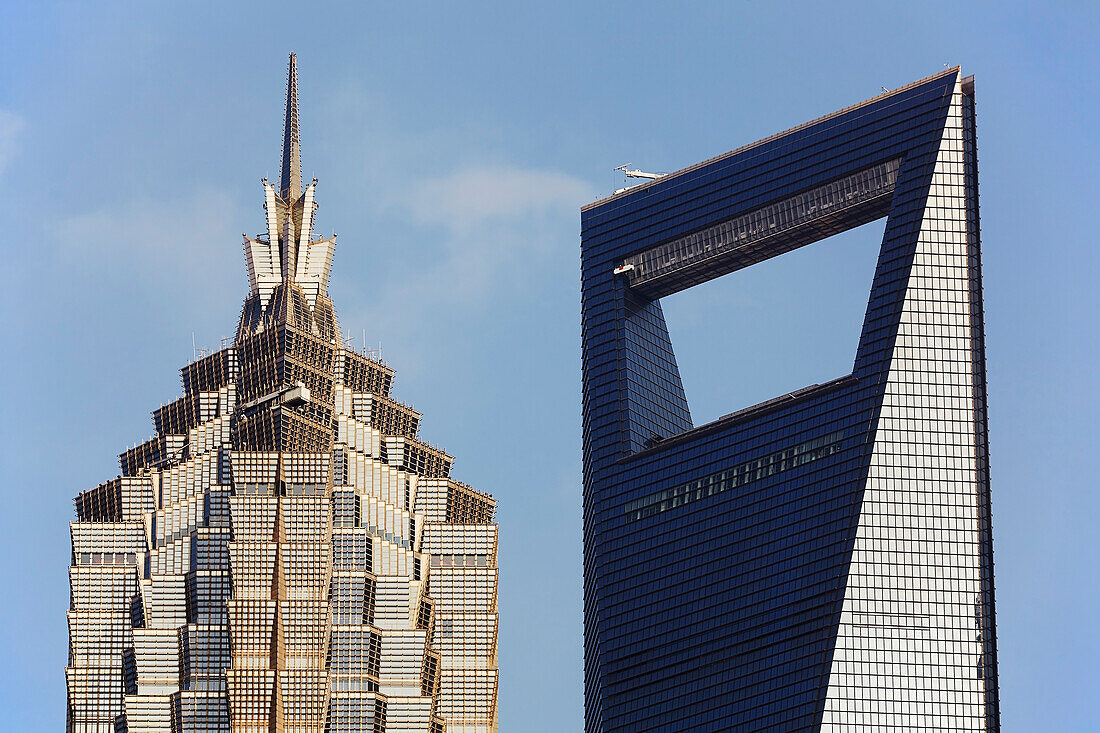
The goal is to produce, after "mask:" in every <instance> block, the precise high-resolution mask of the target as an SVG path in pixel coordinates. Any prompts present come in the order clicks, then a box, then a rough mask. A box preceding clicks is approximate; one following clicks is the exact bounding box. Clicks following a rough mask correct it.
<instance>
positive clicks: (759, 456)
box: [581, 68, 999, 733]
mask: <svg viewBox="0 0 1100 733" xmlns="http://www.w3.org/2000/svg"><path fill="white" fill-rule="evenodd" d="M977 202H978V195H977V154H976V147H975V140H974V107H973V81H972V79H971V78H965V79H964V78H963V77H962V76H961V73H960V71H959V70H958V69H957V68H956V69H950V70H947V71H944V72H942V73H940V74H938V75H936V76H934V77H930V78H928V79H924V80H921V81H919V82H916V83H914V84H911V85H908V86H906V87H903V88H901V89H898V90H895V91H893V92H890V93H886V94H883V95H880V96H879V97H876V98H874V99H872V100H869V101H867V102H864V103H862V104H859V105H855V106H853V107H850V108H847V109H845V110H841V111H839V112H836V113H834V114H832V115H829V116H827V117H823V118H821V119H819V120H815V121H813V122H810V123H807V124H805V125H802V126H800V127H798V128H795V129H792V130H789V131H787V132H784V133H781V134H778V135H775V136H773V137H770V138H768V139H765V140H762V141H760V142H757V143H754V144H752V145H748V146H746V147H744V148H741V149H738V150H735V151H733V152H731V153H728V154H725V155H722V156H719V157H717V158H714V159H712V160H709V161H706V162H703V163H700V164H698V165H696V166H693V167H690V168H687V169H685V170H683V171H680V172H677V173H674V174H671V175H668V176H665V177H662V178H660V179H658V180H656V181H653V182H651V183H647V184H644V185H641V186H637V187H635V188H632V189H629V190H627V191H625V192H622V193H619V194H616V195H615V196H613V197H611V198H608V199H605V200H602V201H599V202H596V203H593V204H591V205H589V206H587V207H585V208H584V209H583V211H582V245H581V249H582V253H581V254H582V295H581V298H582V340H583V380H584V418H583V419H584V588H585V596H584V622H585V704H586V710H585V721H586V729H587V730H588V731H589V733H610V732H611V731H718V730H737V731H757V730H759V731H764V730H767V731H782V730H790V731H794V730H830V731H839V730H868V731H869V730H902V729H904V730H945V731H946V730H951V731H955V730H959V731H962V730H967V731H970V730H997V729H998V726H999V723H998V721H999V714H998V697H997V672H996V669H997V667H996V642H995V624H994V598H993V566H992V540H991V529H990V508H989V482H988V470H987V464H988V460H987V439H986V414H985V365H984V343H983V324H982V302H981V265H980V252H979V250H980V245H979V226H978V207H977ZM881 217H886V218H887V221H886V228H885V233H884V235H883V241H882V246H881V250H880V253H879V258H878V263H877V266H876V271H875V276H874V280H873V282H872V284H871V293H870V298H869V302H868V306H867V311H866V316H865V320H864V326H863V331H862V334H861V337H860V341H859V346H858V350H857V353H856V355H855V361H854V366H853V369H852V372H851V373H850V374H848V375H843V376H840V377H839V378H838V379H835V380H833V381H831V382H828V383H825V384H821V385H813V386H811V387H807V388H805V389H802V390H799V391H797V392H794V393H791V394H789V395H785V396H783V397H779V398H776V399H774V400H770V401H768V402H765V403H762V404H760V405H756V406H753V407H750V408H746V409H744V410H741V411H739V412H737V413H734V414H732V415H728V416H726V417H724V418H721V419H719V420H717V421H715V422H713V423H710V424H707V425H703V426H699V427H695V426H693V424H692V422H691V416H690V412H689V409H688V404H687V400H686V398H685V395H684V390H683V387H682V384H681V381H680V376H679V371H678V369H677V365H676V359H675V355H674V352H673V349H672V344H671V340H670V337H669V333H668V330H667V328H666V326H665V321H664V317H663V314H662V311H661V304H660V300H659V298H660V297H662V296H664V295H669V294H671V293H674V292H677V291H680V290H683V289H686V288H688V287H691V286H692V285H694V284H697V283H701V282H705V281H707V280H710V279H713V278H715V277H719V276H721V275H724V274H728V273H730V272H733V271H735V270H738V269H741V268H743V267H747V266H750V265H752V264H755V263H757V262H761V261H763V260H766V259H768V258H770V257H774V256H777V255H779V254H782V253H784V252H788V251H791V250H793V249H796V248H798V247H801V246H805V245H808V244H811V243H813V242H817V241H819V240H822V239H824V238H826V237H828V236H830V235H832V234H835V233H838V232H840V231H844V230H847V229H850V228H853V227H855V226H858V225H860V224H864V223H867V222H869V221H872V220H875V219H878V218H881ZM821 246H828V244H827V243H826V244H822V245H821Z"/></svg>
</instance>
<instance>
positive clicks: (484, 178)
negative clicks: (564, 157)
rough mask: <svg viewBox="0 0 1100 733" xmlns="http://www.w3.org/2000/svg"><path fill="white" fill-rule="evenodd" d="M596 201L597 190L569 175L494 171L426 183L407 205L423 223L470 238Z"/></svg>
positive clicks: (470, 172)
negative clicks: (492, 227) (480, 229)
mask: <svg viewBox="0 0 1100 733" xmlns="http://www.w3.org/2000/svg"><path fill="white" fill-rule="evenodd" d="M592 198H594V195H593V188H592V186H591V185H589V184H588V183H587V182H585V181H583V180H581V179H579V178H575V177H573V176H570V175H567V174H565V173H559V172H556V171H546V170H531V169H523V168H514V167H492V168H467V169H465V170H460V171H456V172H455V173H452V174H450V175H447V176H444V177H440V178H431V179H427V180H423V181H420V182H418V183H416V184H414V185H413V186H412V187H411V188H410V190H409V194H408V195H407V196H406V197H405V200H404V202H403V203H404V205H405V208H406V209H407V210H408V211H409V212H410V213H411V214H412V216H413V217H414V219H415V220H417V221H420V222H423V223H438V224H443V225H445V226H448V227H450V228H452V229H454V230H456V231H459V232H463V233H466V232H470V231H471V230H473V229H475V228H476V227H479V226H483V225H487V224H496V223H500V222H502V221H518V220H529V219H530V218H531V217H541V216H545V215H548V214H555V213H557V214H568V213H569V212H574V211H577V210H578V209H580V207H581V205H583V204H584V203H585V202H586V201H589V200H591V199H592Z"/></svg>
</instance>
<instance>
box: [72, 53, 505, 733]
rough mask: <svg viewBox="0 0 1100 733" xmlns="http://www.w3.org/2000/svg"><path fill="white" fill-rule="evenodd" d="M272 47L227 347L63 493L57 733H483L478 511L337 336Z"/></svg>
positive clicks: (488, 602) (477, 500) (491, 718)
mask: <svg viewBox="0 0 1100 733" xmlns="http://www.w3.org/2000/svg"><path fill="white" fill-rule="evenodd" d="M316 186H317V181H316V180H314V181H312V182H310V183H308V184H307V185H306V186H305V187H304V188H303V186H302V178H301V164H300V155H299V139H298V98H297V72H296V68H295V58H294V56H293V54H292V55H291V57H290V71H289V78H288V82H287V100H286V118H285V123H284V136H283V150H282V174H281V178H280V182H279V185H278V186H277V187H276V186H275V185H273V184H271V183H268V182H267V181H266V180H265V181H264V197H265V209H266V212H267V222H266V223H267V227H266V231H265V232H264V233H263V234H260V235H257V236H254V237H248V236H246V237H245V241H244V249H245V256H246V260H247V264H248V278H249V284H250V290H249V294H248V297H247V298H246V299H245V303H244V308H243V310H242V313H241V316H240V321H239V325H238V327H237V333H236V337H235V339H234V340H233V343H232V345H231V346H223V348H222V349H221V350H220V351H217V352H216V353H213V354H210V355H208V356H205V357H204V358H201V359H198V360H196V361H194V362H193V363H191V364H188V365H187V366H186V367H184V369H183V370H182V376H183V391H184V396H183V397H181V398H179V399H177V400H176V401H174V402H171V403H169V404H167V405H163V406H162V407H160V408H159V409H158V410H156V411H155V412H154V413H153V420H154V423H155V427H156V436H155V437H154V438H152V439H150V440H148V441H146V442H145V443H142V444H141V445H138V446H136V447H134V448H131V449H129V450H127V451H126V452H125V453H123V454H122V455H121V456H120V461H121V465H122V475H121V476H120V477H118V478H116V479H114V480H111V481H108V482H106V483H104V484H101V485H100V486H98V487H96V488H94V489H91V490H89V491H85V492H83V493H81V494H80V495H79V496H77V498H76V513H77V521H75V522H73V523H72V525H71V531H72V543H73V554H72V567H71V568H70V571H69V577H70V586H71V605H70V610H69V612H68V625H69V662H68V666H67V668H66V682H67V688H68V715H67V719H68V723H67V727H68V730H69V731H72V732H73V733H117V732H118V731H127V730H128V731H131V732H136V731H142V732H143V733H144V732H147V731H173V732H177V731H234V732H239V733H260V732H263V733H273V732H274V731H287V732H290V731H293V732H295V733H307V732H309V733H321V732H322V731H333V732H335V731H443V730H447V731H452V732H454V731H457V732H459V733H490V732H492V731H495V730H496V691H497V666H496V633H497V610H496V584H497V570H496V567H497V565H496V546H497V542H496V540H497V527H496V525H495V524H494V523H493V514H494V511H495V507H496V502H495V501H494V500H493V498H492V497H491V496H489V495H487V494H484V493H482V492H479V491H476V490H474V489H472V488H470V487H469V486H466V485H464V484H461V483H459V482H457V481H455V480H453V479H451V478H449V475H450V469H451V463H452V458H451V456H449V455H447V454H446V453H445V452H443V451H442V450H440V449H438V448H434V447H432V446H430V445H428V444H427V443H425V442H423V441H422V440H421V439H420V438H419V437H418V433H419V426H420V413H418V412H416V411H415V410H414V409H413V408H411V407H409V406H408V405H404V404H402V403H400V402H398V401H396V400H394V399H393V398H392V397H391V396H390V386H391V384H392V381H393V376H394V371H393V369H391V368H390V367H389V366H387V365H386V364H385V363H384V362H382V361H381V360H380V359H378V358H375V357H373V356H372V355H370V354H369V353H367V352H359V351H355V350H353V349H352V348H350V347H349V346H347V345H346V344H345V343H344V341H343V340H342V339H341V336H340V329H339V328H338V326H337V321H336V315H335V312H334V311H333V307H332V303H331V301H330V300H329V297H328V279H329V271H330V267H331V264H332V255H333V248H334V247H335V244H336V241H335V237H331V238H324V237H321V236H318V235H316V234H315V233H314V232H315V226H314V212H315V210H316V203H315V199H314V195H315V190H316Z"/></svg>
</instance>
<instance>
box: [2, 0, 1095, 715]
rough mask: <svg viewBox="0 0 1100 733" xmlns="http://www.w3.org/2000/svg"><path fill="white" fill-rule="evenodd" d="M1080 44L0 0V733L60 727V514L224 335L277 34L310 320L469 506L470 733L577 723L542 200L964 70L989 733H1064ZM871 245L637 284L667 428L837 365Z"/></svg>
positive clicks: (1072, 693)
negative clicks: (486, 503)
mask: <svg viewBox="0 0 1100 733" xmlns="http://www.w3.org/2000/svg"><path fill="white" fill-rule="evenodd" d="M1098 37H1100V13H1098V11H1097V10H1096V9H1095V6H1094V5H1091V4H1088V3H1077V4H1074V3H1069V4H1061V5H1059V6H1058V7H1057V8H1054V9H1052V8H1050V7H1047V6H1046V4H1039V3H1035V4H1032V5H1022V4H1013V3H1008V4H1006V3H979V4H965V5H964V4H961V3H931V4H920V7H918V4H916V3H910V4H906V5H905V7H904V8H902V7H901V4H896V3H879V4H873V5H845V4H843V3H815V4H795V3H763V2H729V3H721V4H705V3H697V4H691V5H687V4H677V3H648V2H629V3H626V2H623V3H608V4H594V3H539V4H533V3H532V4H524V5H518V6H517V5H505V4H499V5H495V4H482V3H462V4H444V3H417V4H409V5H408V6H402V7H398V6H397V4H393V3H363V4H351V3H348V4H347V5H346V6H344V7H342V8H335V7H330V8H326V9H324V10H316V9H311V7H310V5H309V4H305V3H298V4H285V5H279V4H277V3H263V4H261V3H255V4H248V3H236V4H232V5H230V4H225V5H224V6H222V5H213V4H196V3H186V4H185V3H177V4H156V5H155V6H154V5H153V4H143V3H112V2H103V3H96V4H91V3H49V2H42V3H17V2H12V1H9V2H4V3H2V4H0V185H2V186H3V196H0V217H2V220H3V222H4V236H3V237H2V238H0V244H2V247H3V254H4V262H5V265H6V266H5V268H4V275H5V277H4V280H5V283H4V287H3V288H2V289H0V303H2V318H3V326H4V335H5V344H4V346H5V350H6V355H5V356H6V358H4V359H3V360H0V380H2V384H3V385H4V387H5V388H6V389H5V394H4V405H3V409H2V410H0V457H2V466H3V471H2V475H3V478H2V479H0V480H2V484H0V486H2V489H0V490H2V492H3V494H2V495H3V500H4V507H5V511H4V512H2V514H0V557H2V561H0V571H2V573H3V576H2V578H0V581H2V586H0V587H3V588H4V589H5V591H4V593H3V595H2V597H0V624H2V626H0V711H2V713H0V714H2V717H3V718H4V720H5V722H6V723H7V725H8V727H10V728H11V729H12V730H20V731H56V730H59V729H60V728H61V726H62V725H63V719H64V695H65V693H64V675H63V667H64V665H65V655H66V647H65V644H66V628H65V619H64V611H65V609H66V607H67V602H68V596H67V594H68V590H67V578H66V566H67V564H68V553H69V545H68V542H69V540H68V528H67V522H68V521H69V520H70V519H71V518H72V515H73V512H72V503H71V500H72V497H73V496H74V495H75V494H76V493H77V492H78V491H80V490H83V489H85V488H88V487H91V486H94V485H96V484H97V483H99V482H101V481H103V480H105V479H107V478H110V477H112V476H114V475H116V474H117V472H118V466H117V462H116V458H115V456H117V454H118V453H119V452H120V451H121V450H122V449H123V448H125V447H126V446H128V445H130V444H132V443H134V442H139V441H141V440H144V439H145V438H146V437H148V436H149V434H150V433H151V432H152V423H151V419H150V417H149V412H150V411H151V410H152V409H154V408H156V407H158V406H159V405H160V404H161V403H163V402H168V401H170V400H171V399H173V398H174V397H176V396H177V395H178V394H179V391H180V383H179V377H178V371H177V370H178V369H179V367H181V366H183V365H184V364H185V363H186V362H187V361H188V360H189V359H190V358H191V356H192V333H194V337H195V340H196V341H197V343H198V344H199V345H200V346H215V345H217V344H218V342H219V340H220V339H221V338H222V337H228V336H231V335H232V333H233V330H234V327H235V324H236V319H237V315H238V313H239V308H240V304H241V301H242V299H243V297H244V295H245V292H246V289H247V280H246V275H245V266H244V261H243V256H242V254H243V253H242V251H241V233H242V232H257V231H260V230H261V229H263V227H264V220H263V211H262V196H261V189H260V185H259V179H260V177H261V176H264V175H268V176H271V177H273V178H274V177H276V176H277V173H278V155H279V150H278V145H279V138H280V135H281V132H282V119H281V109H280V107H281V104H282V94H283V88H284V87H283V85H284V79H285V76H284V75H285V63H286V54H287V53H288V52H289V51H291V50H294V51H296V52H297V53H298V55H299V68H300V89H301V100H302V112H301V119H302V150H303V171H304V174H305V175H306V176H310V175H313V176H316V177H317V178H319V179H320V183H319V185H318V198H319V201H320V204H321V208H320V210H319V212H318V222H319V226H320V227H321V229H322V230H327V231H332V230H335V231H337V232H338V233H339V235H340V238H339V246H338V247H337V250H336V261H335V265H334V271H333V277H332V282H331V289H330V292H331V294H332V297H333V299H334V301H335V303H336V307H337V310H338V314H339V316H340V319H341V324H342V326H343V327H344V328H345V330H348V331H350V332H351V334H352V335H353V336H354V338H355V342H354V343H356V344H358V343H360V342H361V341H362V338H363V336H362V334H363V333H364V332H365V335H366V341H367V342H368V343H369V344H370V345H372V346H377V345H378V343H379V342H381V345H382V349H383V353H384V356H385V358H386V359H387V361H388V362H389V363H390V364H391V365H392V366H394V367H395V368H396V369H397V381H396V385H395V392H396V395H397V396H398V397H399V398H400V399H402V400H403V401H406V402H411V403H413V404H414V405H415V406H416V407H417V408H418V409H419V410H421V411H422V412H423V413H424V421H423V428H422V434H423V435H424V436H425V437H426V438H427V439H429V440H430V441H431V442H433V443H435V444H438V445H441V446H444V447H445V448H447V449H448V450H449V451H450V452H451V453H453V454H454V455H455V456H456V458H457V460H456V466H455V471H454V473H455V475H456V476H457V477H458V478H460V479H461V480H464V481H467V482H469V483H472V484H474V485H475V486H478V487H480V488H482V489H484V490H487V491H490V492H492V493H493V494H494V495H496V496H497V497H498V499H499V500H500V510H499V515H498V518H499V521H500V524H501V545H502V547H501V594H500V611H501V646H500V663H501V673H502V681H501V688H500V694H501V703H500V714H501V725H502V730H505V731H510V730H525V731H568V730H580V729H581V710H582V680H581V581H580V576H581V564H580V557H581V550H580V496H581V491H580V360H579V357H580V345H579V331H580V328H579V284H578V266H579V258H578V245H579V236H578V234H579V207H580V206H581V205H582V204H584V203H586V202H588V201H591V200H593V199H595V198H598V197H601V196H603V195H606V194H608V193H610V192H611V191H612V190H613V189H615V188H617V187H619V186H621V185H623V183H622V178H621V177H620V176H619V175H618V174H616V173H614V172H613V170H612V169H613V168H614V167H615V166H617V165H620V164H622V163H631V164H634V165H635V166H638V167H641V168H643V169H649V170H664V171H671V170H676V169H678V168H681V167H683V166H686V165H689V164H692V163H694V162H697V161H698V160H701V159H704V158H707V157H710V156H713V155H716V154H719V153H722V152H725V151H727V150H730V149H732V148H734V147H737V146H739V145H741V144H744V143H747V142H751V141H753V140H755V139H758V138H760V137H763V136H766V135H769V134H771V133H773V132H777V131H779V130H782V129H785V128H788V127H791V126H794V125H796V124H799V123H801V122H804V121H806V120H808V119H812V118H814V117H818V116H820V115H822V114H825V113H828V112H831V111H833V110H835V109H838V108H840V107H843V106H846V105H848V104H852V103H855V102H858V101H861V100H863V99H865V98H868V97H871V96H874V95H875V94H877V93H878V92H879V90H880V86H885V87H887V88H893V87H896V86H900V85H902V84H904V83H907V82H910V81H913V80H915V79H918V78H921V77H924V76H927V75H930V74H933V73H935V72H937V71H940V70H942V69H943V67H944V65H945V64H951V65H954V64H961V65H962V66H963V70H964V72H965V73H968V74H970V73H973V74H975V75H976V77H977V84H976V87H977V104H978V134H979V140H978V144H979V156H980V173H981V204H982V227H983V241H984V265H985V299H986V300H985V302H986V309H987V324H988V325H987V327H988V361H989V367H988V370H989V380H990V384H989V399H990V436H991V455H992V477H993V492H994V494H993V496H994V511H995V516H994V532H995V549H996V562H997V570H996V575H997V590H998V596H997V610H998V625H999V639H1000V664H1001V684H1002V700H1003V707H1002V709H1003V715H1004V729H1005V730H1006V731H1032V730H1058V731H1085V730H1096V729H1097V728H1098V727H1100V713H1098V712H1097V708H1096V706H1095V705H1094V704H1091V702H1090V701H1091V700H1092V699H1093V698H1094V697H1095V690H1096V687H1097V683H1098V682H1100V674H1098V672H1097V663H1096V660H1097V659H1098V658H1100V632H1098V628H1100V625H1098V624H1097V623H1096V614H1097V611H1096V609H1097V608H1098V607H1100V591H1098V582H1097V581H1098V578H1097V566H1098V560H1100V558H1098V557H1097V542H1096V539H1095V538H1096V535H1097V529H1096V528H1097V526H1098V520H1100V499H1098V492H1097V491H1096V478H1095V477H1096V475H1097V470H1096V465H1095V457H1096V455H1097V448H1096V441H1097V432H1098V431H1097V422H1098V421H1097V415H1098V414H1100V404H1098V403H1100V390H1098V388H1097V381H1096V379H1095V376H1094V375H1095V371H1096V367H1095V364H1096V362H1097V359H1098V357H1100V343H1098V339H1097V335H1096V334H1097V320H1098V315H1100V313H1098V311H1100V299H1098V298H1097V294H1096V293H1097V289H1096V279H1097V274H1098V271H1100V268H1098V260H1100V256H1098V254H1097V247H1096V236H1095V229H1096V227H1095V223H1094V221H1093V220H1094V218H1095V213H1096V211H1097V207H1098V203H1097V202H1098V201H1100V196H1098V193H1100V191H1098V186H1097V182H1096V181H1097V178H1096V176H1097V174H1096V171H1097V169H1098V167H1100V166H1098V164H1100V160H1098V157H1100V156H1098V152H1097V151H1098V146H1097V142H1096V140H1097V137H1096V136H1097V130H1098V129H1100V119H1098V118H1100V114H1098V110H1100V105H1098V102H1097V99H1098V98H1100V95H1098V92H1100V89H1098V82H1097V79H1100V57H1098V53H1097V51H1096V45H1097V44H1096V39H1097V38H1098ZM880 235H881V226H880V225H870V226H868V227H864V228H862V229H860V230H857V231H854V232H851V233H848V234H846V235H844V237H843V238H841V239H839V240H837V241H834V240H829V243H828V244H827V245H826V244H822V245H818V246H815V247H810V248H807V249H806V250H804V251H800V252H798V253H794V254H792V255H788V256H786V257H784V258H780V259H778V260H775V261H773V262H769V263H767V264H766V265H765V266H762V267H760V268H754V269H753V270H751V271H748V272H745V273H738V274H736V275H733V276H730V277H728V278H722V279H721V280H718V281H715V282H713V283H710V284H708V285H707V286H704V287H702V288H696V289H694V290H692V291H691V292H689V293H681V294H678V295H676V296H673V297H672V298H669V299H667V302H666V308H667V312H668V317H669V322H670V328H671V330H672V336H673V341H674V343H675V345H676V347H677V353H678V354H679V357H680V362H681V366H682V369H683V373H684V379H685V383H686V387H687V390H688V397H689V400H690V401H691V404H692V408H693V412H694V416H695V419H696V421H697V422H701V421H705V420H707V419H710V418H713V417H716V416H718V415H721V414H724V413H727V412H731V411H733V410H735V409H738V408H740V407H744V406H746V405H749V404H752V403H754V402H757V401H759V400H762V399H766V398H769V397H772V396H775V395H777V394H780V393H782V392H785V391H789V390H791V389H795V388H798V387H801V386H804V385H806V384H809V383H811V382H815V381H822V380H823V379H829V378H832V377H835V376H838V375H840V374H843V373H846V372H847V371H849V370H850V368H851V361H852V357H853V355H854V349H855V342H856V339H857V337H858V333H859V327H860V323H861V320H862V316H863V309H864V306H865V301H866V295H867V290H868V288H869V286H870V275H871V271H872V268H873V258H874V256H875V252H876V249H877V237H878V236H880ZM746 343H751V344H753V347H752V348H751V349H746V348H745V344H746Z"/></svg>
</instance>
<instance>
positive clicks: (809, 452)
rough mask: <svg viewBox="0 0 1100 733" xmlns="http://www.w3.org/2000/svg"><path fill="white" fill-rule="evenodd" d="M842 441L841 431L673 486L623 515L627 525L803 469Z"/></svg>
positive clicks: (632, 504)
mask: <svg viewBox="0 0 1100 733" xmlns="http://www.w3.org/2000/svg"><path fill="white" fill-rule="evenodd" d="M843 440H844V431H843V430H837V431H835V432H832V433H829V434H827V435H823V436H821V437H819V438H814V439H813V440H807V441H805V442H802V443H799V444H798V445H794V446H791V447H790V448H784V449H783V450H780V451H776V452H775V453H771V454H769V455H766V456H762V457H760V458H757V459H755V460H752V461H746V462H745V463H742V464H740V465H737V466H734V467H733V468H727V469H725V470H723V471H717V472H715V473H712V474H710V475H708V476H703V477H702V478H698V479H695V480H693V481H689V482H687V483H685V484H681V485H679V486H674V487H673V488H671V489H665V490H663V491H658V492H656V493H653V494H650V495H648V496H643V497H642V498H640V499H635V500H634V501H632V502H629V503H628V504H627V505H626V514H627V516H628V517H629V519H630V520H631V521H637V520H639V519H644V518H646V517H652V516H653V515H655V514H660V513H661V512H664V511H668V510H669V509H674V508H676V507H678V506H683V505H684V504H687V503H689V502H691V501H695V500H697V499H702V498H704V497H707V496H713V495H714V494H720V493H722V492H723V491H728V490H729V489H733V488H736V487H738V486H743V485H745V484H747V483H749V482H751V481H758V480H759V479H762V478H767V477H769V476H774V475H775V474H777V473H782V472H783V471H787V470H790V469H792V468H797V467H798V466H804V465H805V464H807V463H811V462H812V461H816V460H818V459H819V458H824V457H826V456H831V455H833V454H834V453H837V452H839V451H840V448H841V443H842V442H843Z"/></svg>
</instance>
